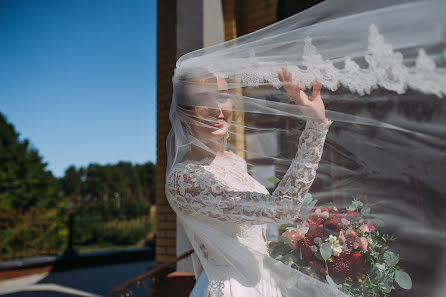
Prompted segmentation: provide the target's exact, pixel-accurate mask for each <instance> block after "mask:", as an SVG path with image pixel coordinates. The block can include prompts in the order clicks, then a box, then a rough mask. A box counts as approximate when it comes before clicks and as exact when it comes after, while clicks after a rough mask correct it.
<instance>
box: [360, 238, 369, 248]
mask: <svg viewBox="0 0 446 297" xmlns="http://www.w3.org/2000/svg"><path fill="white" fill-rule="evenodd" d="M359 241H360V243H359V247H360V248H361V250H363V251H367V246H368V245H369V242H368V241H367V238H365V237H361V238H360V239H359Z"/></svg>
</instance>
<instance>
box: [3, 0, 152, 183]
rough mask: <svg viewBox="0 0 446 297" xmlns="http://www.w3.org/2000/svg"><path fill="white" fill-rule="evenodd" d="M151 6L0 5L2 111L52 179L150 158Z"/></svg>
mask: <svg viewBox="0 0 446 297" xmlns="http://www.w3.org/2000/svg"><path fill="white" fill-rule="evenodd" d="M155 99H156V0H131V1H124V0H121V1H119V0H94V1H89V0H64V1H60V0H27V1H26V0H22V1H18V0H1V1H0V112H1V113H3V114H4V115H5V116H6V118H7V120H8V121H9V122H10V123H12V124H13V125H14V126H15V127H16V130H17V131H18V132H19V133H20V135H21V139H23V138H28V139H29V140H30V141H31V144H32V145H33V147H35V148H36V149H38V150H39V152H40V155H41V156H42V157H43V159H44V161H45V162H47V163H48V167H47V168H48V169H50V170H51V171H52V172H53V173H54V175H55V176H62V175H63V173H64V170H65V169H66V168H67V167H68V166H69V165H72V164H73V165H76V166H77V167H79V166H87V165H88V164H89V163H91V162H96V163H100V164H106V163H116V162H118V161H120V160H125V161H130V162H132V163H144V162H147V161H152V162H155V160H156V100H155Z"/></svg>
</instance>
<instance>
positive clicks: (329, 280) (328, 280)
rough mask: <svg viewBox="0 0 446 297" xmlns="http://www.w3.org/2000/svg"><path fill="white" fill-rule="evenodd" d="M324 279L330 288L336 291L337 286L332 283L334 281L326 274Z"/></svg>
mask: <svg viewBox="0 0 446 297" xmlns="http://www.w3.org/2000/svg"><path fill="white" fill-rule="evenodd" d="M325 279H326V280H327V283H328V284H329V285H330V286H332V287H333V288H335V289H337V288H338V286H337V285H336V283H335V282H334V280H333V279H332V278H331V276H330V275H329V274H327V275H326V276H325Z"/></svg>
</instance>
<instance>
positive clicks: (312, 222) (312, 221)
mask: <svg viewBox="0 0 446 297" xmlns="http://www.w3.org/2000/svg"><path fill="white" fill-rule="evenodd" d="M323 222H324V220H323V219H322V218H321V217H319V216H317V215H314V214H313V215H311V216H310V217H309V218H308V220H307V221H306V222H305V226H307V227H309V228H310V230H315V229H318V228H322V227H323V224H322V223H323Z"/></svg>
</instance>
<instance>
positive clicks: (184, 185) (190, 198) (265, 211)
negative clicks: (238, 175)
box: [166, 120, 333, 224]
mask: <svg viewBox="0 0 446 297" xmlns="http://www.w3.org/2000/svg"><path fill="white" fill-rule="evenodd" d="M332 122H333V121H331V120H329V121H328V123H327V124H323V123H321V122H317V121H313V120H307V123H306V126H305V129H304V131H303V132H302V134H301V136H300V138H299V148H298V151H297V153H296V156H295V158H294V159H293V160H292V162H291V166H290V167H289V169H288V170H287V172H286V174H285V175H284V177H283V179H282V180H281V181H280V183H279V185H278V186H277V188H276V189H275V190H274V192H273V193H272V194H263V193H258V192H238V191H232V190H230V189H229V188H228V187H226V186H225V185H224V184H223V183H222V182H221V181H219V180H218V178H216V176H215V175H214V174H213V173H212V172H209V171H207V170H204V169H203V167H201V166H200V165H197V164H188V166H187V168H186V167H182V168H181V169H179V170H173V171H172V173H171V174H170V175H169V177H168V179H167V183H166V195H168V197H169V198H170V199H169V200H170V201H171V203H172V204H173V206H175V207H177V208H178V209H179V210H180V211H181V212H183V213H184V214H185V215H192V216H195V215H203V216H206V217H210V218H215V219H217V220H219V221H230V222H233V223H245V224H246V223H249V224H264V223H289V222H291V221H293V220H294V219H295V218H296V217H297V216H298V214H299V211H300V207H301V203H302V201H303V198H304V196H305V194H306V193H307V192H308V190H309V189H310V187H311V184H312V183H313V181H314V179H315V177H316V170H317V167H318V164H319V161H320V159H321V156H322V152H323V146H324V142H325V137H326V134H327V131H328V128H329V126H330V125H331V124H332Z"/></svg>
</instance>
